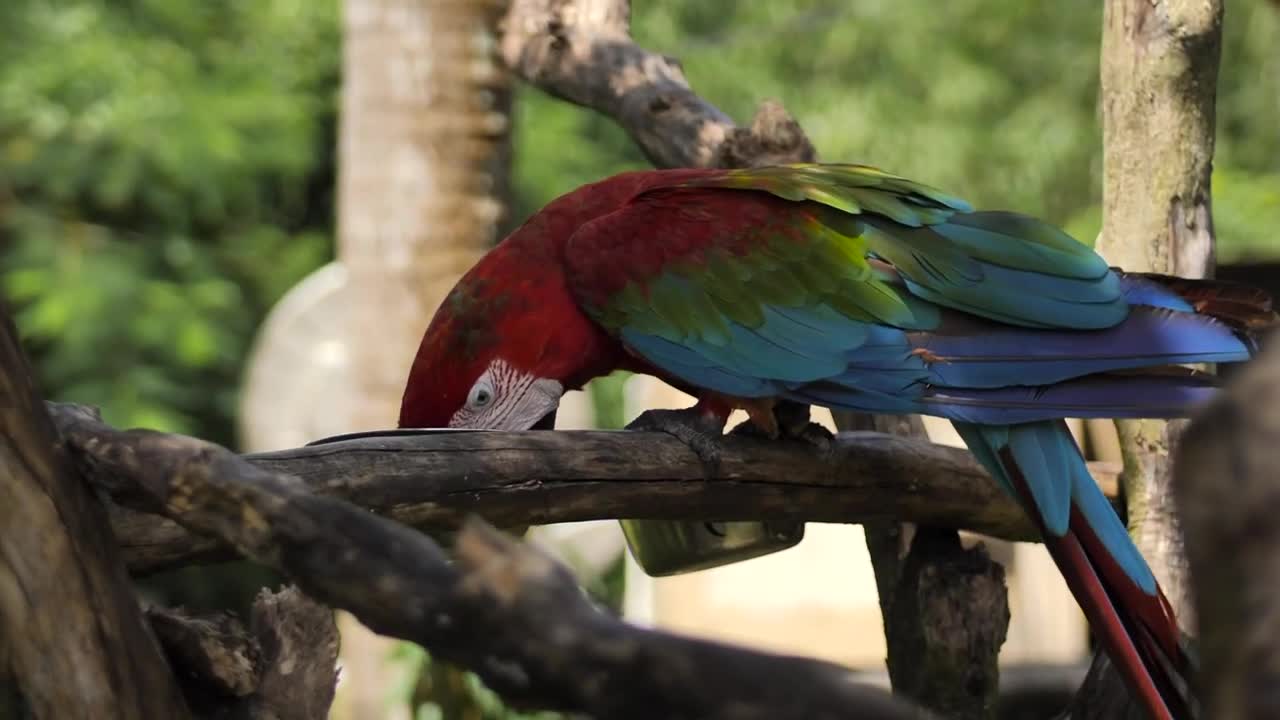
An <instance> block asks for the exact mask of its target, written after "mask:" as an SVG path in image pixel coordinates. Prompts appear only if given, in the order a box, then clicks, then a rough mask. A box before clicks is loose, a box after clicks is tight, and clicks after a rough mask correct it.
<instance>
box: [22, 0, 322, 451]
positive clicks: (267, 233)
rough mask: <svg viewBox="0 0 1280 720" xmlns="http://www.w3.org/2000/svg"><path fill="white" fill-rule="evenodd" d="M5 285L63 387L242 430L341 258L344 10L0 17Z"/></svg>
mask: <svg viewBox="0 0 1280 720" xmlns="http://www.w3.org/2000/svg"><path fill="white" fill-rule="evenodd" d="M0 23H2V24H3V27H4V28H5V30H4V37H3V39H0V238H2V239H3V241H4V242H3V248H4V249H3V255H2V256H0V258H2V261H3V264H4V267H5V270H6V272H5V274H4V277H3V288H2V289H3V292H4V295H5V296H6V297H7V299H8V301H9V302H10V303H11V304H12V305H14V306H15V308H16V315H17V322H18V325H19V328H20V330H21V332H22V335H23V339H24V341H25V342H26V344H27V347H28V349H29V352H31V354H32V355H33V359H34V362H35V365H36V367H37V370H38V372H39V375H40V381H41V384H42V386H43V387H44V388H45V389H46V392H47V394H48V395H50V396H52V397H54V398H58V399H67V400H74V401H77V402H87V403H92V404H95V405H99V406H101V407H102V408H103V411H104V415H105V416H106V418H107V419H108V421H110V422H113V423H117V424H122V425H125V426H132V425H142V426H148V427H155V428H160V429H165V430H174V431H180V432H188V433H193V434H196V435H200V436H203V437H207V438H210V439H213V440H217V441H220V442H226V443H230V442H233V441H234V437H233V434H232V430H231V429H232V419H233V417H234V413H235V397H236V390H237V385H238V380H239V375H240V373H241V368H242V364H243V362H244V358H245V354H246V351H247V346H248V342H249V340H250V339H251V337H252V333H253V331H254V329H255V327H256V326H257V324H258V323H259V322H260V321H261V319H262V316H263V314H264V313H265V311H266V310H267V309H268V308H269V307H270V305H271V304H272V303H273V302H274V301H275V300H276V299H277V298H278V297H279V296H280V295H281V294H282V293H283V292H284V291H285V290H287V289H288V288H289V287H290V286H291V285H293V284H294V283H295V282H296V281H297V280H298V279H300V278H301V277H302V276H303V275H304V274H306V273H307V272H309V271H310V270H311V269H313V268H314V267H316V266H317V265H318V264H320V263H321V262H323V261H324V259H326V258H327V257H328V256H329V255H330V254H331V247H332V241H331V239H330V235H331V215H332V205H331V201H330V197H331V195H332V189H331V187H332V184H333V160H332V158H333V144H334V136H333V129H334V127H335V122H334V118H335V113H336V107H335V98H336V81H337V76H338V43H337V40H338V34H337V33H338V28H337V23H336V4H335V3H333V2H319V3H316V2H309V1H307V0H270V1H269V2H246V1H240V2H228V3H207V2H203V1H202V0H179V1H174V0H163V1H162V0H135V1H133V2H118V3H99V2H88V1H86V2H78V3H57V4H53V3H45V2H35V1H33V0H22V1H18V2H13V1H12V0H11V1H10V2H8V3H6V4H5V7H4V9H3V10H2V11H0Z"/></svg>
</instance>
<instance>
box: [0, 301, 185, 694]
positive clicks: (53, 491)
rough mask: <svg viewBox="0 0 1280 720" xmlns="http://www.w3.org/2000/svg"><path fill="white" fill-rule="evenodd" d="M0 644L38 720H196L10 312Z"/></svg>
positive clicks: (1, 427)
mask: <svg viewBox="0 0 1280 720" xmlns="http://www.w3.org/2000/svg"><path fill="white" fill-rule="evenodd" d="M0 639H2V641H0V642H3V644H4V645H5V646H6V647H7V652H5V653H3V654H5V655H8V659H9V662H10V668H11V670H12V674H13V676H14V678H15V679H16V681H17V684H18V686H19V688H20V689H21V692H22V694H23V696H24V697H25V699H26V702H27V705H28V706H29V707H30V709H31V712H32V713H33V714H34V715H35V716H36V717H39V718H63V717H67V718H70V717H88V716H90V715H92V716H93V717H98V718H104V719H107V718H121V719H125V718H140V717H165V718H175V719H178V718H184V717H189V716H190V713H189V712H188V710H187V707H186V703H185V702H184V701H183V698H182V694H181V693H180V692H179V690H178V686H177V684H176V683H175V682H174V679H173V675H172V674H171V673H170V672H169V666H168V664H167V663H166V662H165V659H164V656H163V655H162V654H161V652H160V646H159V645H158V644H157V643H156V639H155V637H154V636H153V635H152V634H151V630H150V628H149V627H148V625H147V623H146V621H145V620H144V619H143V615H142V609H141V608H140V607H139V606H138V600H137V597H136V596H135V595H134V592H133V589H132V587H131V586H130V583H129V577H128V575H127V574H126V572H125V566H124V562H123V561H122V560H121V557H120V554H119V551H118V549H117V548H116V545H115V543H113V542H112V538H111V528H110V526H108V524H107V518H106V516H105V513H103V511H102V506H101V505H99V504H98V502H97V500H96V499H95V498H94V497H93V493H92V490H91V489H90V488H89V486H88V485H86V484H84V483H82V482H81V481H80V479H79V478H78V477H76V474H75V468H74V467H73V466H72V465H71V463H70V461H69V460H68V458H67V456H66V453H65V452H64V451H63V450H62V449H61V448H60V447H59V445H58V442H57V434H56V433H55V431H54V428H53V424H52V423H51V422H50V420H49V415H48V413H47V412H46V411H45V408H44V405H43V403H41V402H40V400H39V395H38V394H37V392H36V388H35V385H34V382H33V380H32V377H31V371H30V369H29V368H28V366H27V361H26V358H25V357H24V355H23V352H22V348H21V347H20V345H19V343H18V333H17V329H16V328H14V326H13V322H12V321H11V320H10V318H9V314H8V312H7V311H6V309H5V308H4V307H3V306H2V305H0Z"/></svg>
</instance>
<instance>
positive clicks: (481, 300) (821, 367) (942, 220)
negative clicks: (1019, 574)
mask: <svg viewBox="0 0 1280 720" xmlns="http://www.w3.org/2000/svg"><path fill="white" fill-rule="evenodd" d="M1272 318H1273V315H1272V313H1271V307H1270V299H1269V298H1268V297H1267V296H1266V295H1265V294H1264V293H1262V292H1261V291H1257V290H1254V289H1252V288H1247V287H1242V286H1230V285H1226V284H1222V283H1215V282H1212V281H1195V280H1186V279H1181V278H1174V277H1167V276H1159V275H1152V274H1135V273H1125V272H1123V271H1121V270H1119V269H1116V268H1111V267H1109V266H1108V264H1107V263H1106V262H1105V261H1104V260H1103V259H1102V258H1101V257H1100V256H1099V255H1097V254H1096V253H1095V252H1094V251H1093V250H1092V249H1090V248H1089V247H1088V246H1086V245H1084V244H1082V243H1080V242H1078V241H1077V240H1075V239H1073V238H1072V237H1070V236H1069V235H1067V234H1066V233H1064V232H1063V231H1061V230H1059V229H1057V228H1056V227H1053V226H1051V225H1049V224H1047V223H1045V222H1042V221H1040V220H1037V219H1035V218H1032V217H1028V216H1026V215H1021V214H1017V213H1013V212H1002V211H1001V212H996V211H976V210H974V209H973V208H972V207H971V206H970V205H969V204H968V203H966V202H965V201H964V200H962V199H960V198H958V197H954V196H952V195H949V194H946V193H944V192H942V191H940V190H937V189H935V188H933V187H929V186H926V185H924V184H920V183H917V182H913V181H911V180H908V179H905V178H902V177H897V176H894V175H891V174H888V173H885V172H882V171H881V170H878V169H875V168H872V167H869V166H864V165H849V164H797V165H786V166H776V167H762V168H754V169H739V170H708V169H678V170H656V171H642V172H628V173H623V174H620V175H616V176H614V177H610V178H608V179H605V180H602V181H600V182H596V183H593V184H590V185H586V186H584V187H581V188H579V189H577V190H574V191H572V192H569V193H568V194H566V195H564V196H562V197H560V198H558V199H556V200H555V201H553V202H552V203H550V204H549V205H548V206H546V207H545V208H544V209H543V210H541V211H540V212H538V213H536V214H535V215H533V216H532V217H531V218H529V220H528V221H527V222H525V223H524V225H522V226H521V227H520V228H518V229H517V230H515V231H514V232H513V233H511V235H510V236H509V237H507V238H506V239H505V240H503V242H501V243H500V244H499V245H497V246H496V247H495V248H494V249H493V250H491V251H490V252H489V253H488V254H487V255H486V256H485V257H484V258H483V259H481V260H480V262H479V263H478V264H477V265H476V266H475V267H473V268H472V269H471V270H470V271H469V272H467V273H466V275H465V276H464V277H463V278H462V279H461V280H460V281H459V282H458V283H457V285H456V287H454V288H453V290H452V292H451V293H450V294H449V295H448V297H447V298H446V300H445V301H444V303H443V304H442V306H441V307H440V309H439V310H438V311H437V313H436V315H435V317H434V318H433V319H432V321H431V323H430V326H429V327H428V329H427V331H426V333H425V335H424V337H423V339H422V343H421V345H420V347H419V349H418V352H417V355H416V357H415V359H414V362H413V364H412V368H411V370H410V373H409V377H408V381H407V383H406V387H405V391H404V397H403V402H402V408H401V415H400V425H401V427H405V428H412V427H445V426H448V427H471V428H490V429H505V430H524V429H529V428H531V427H534V426H535V425H537V424H538V423H539V422H541V421H544V419H545V418H547V417H549V416H550V415H551V413H554V411H555V409H556V407H557V405H558V403H559V400H560V397H561V395H562V394H563V393H564V392H565V391H566V390H568V389H575V388H580V387H581V386H582V385H583V384H584V383H586V382H587V381H588V380H590V379H592V378H595V377H599V376H602V375H605V374H608V373H610V372H612V371H614V370H617V369H627V370H631V371H634V372H639V373H647V374H651V375H654V376H656V377H658V378H660V379H662V380H665V381H667V382H668V383H670V384H672V385H674V386H675V387H677V388H680V389H682V390H685V391H686V392H689V393H691V394H693V395H695V396H696V397H697V398H698V400H697V404H696V405H695V406H694V407H692V408H689V409H687V410H684V411H665V412H666V413H668V414H666V415H662V414H660V413H659V414H656V415H653V417H656V418H658V419H659V420H660V421H655V424H656V425H657V426H658V427H660V429H666V430H668V431H671V432H673V433H674V434H677V435H678V436H680V437H684V438H695V437H700V436H702V434H705V433H707V432H713V433H714V434H716V435H718V434H719V433H720V432H722V431H723V428H724V424H725V422H726V419H727V416H728V415H729V413H730V412H731V411H732V410H734V409H743V410H746V411H747V413H748V415H749V417H750V422H751V423H754V425H755V426H756V427H757V428H759V430H760V431H761V432H763V433H765V434H767V435H770V436H774V437H776V436H777V435H778V433H779V431H780V428H779V426H778V419H777V418H776V417H775V416H774V414H773V409H774V408H775V407H777V406H778V404H779V403H783V402H790V403H803V404H805V406H806V407H807V406H808V405H818V406H825V407H828V408H833V409H841V410H854V411H863V412H871V413H919V414H927V415H934V416H938V417H943V418H947V419H949V420H950V421H951V422H952V423H953V424H954V426H955V427H956V429H957V430H958V431H959V434H960V436H961V437H962V438H963V439H964V442H965V443H966V445H967V446H968V447H969V449H970V450H971V451H972V452H973V454H974V455H975V456H976V458H977V460H978V461H979V462H980V463H981V464H982V465H983V466H984V467H985V468H986V469H987V470H988V471H989V472H990V473H991V475H992V476H993V477H994V478H995V480H996V482H997V483H999V485H1000V486H1001V487H1002V488H1003V489H1004V490H1006V491H1007V492H1008V493H1010V494H1011V495H1012V496H1013V497H1014V498H1016V499H1017V500H1018V501H1019V502H1020V503H1021V504H1022V506H1023V507H1024V508H1025V510H1026V511H1027V512H1028V513H1029V515H1030V516H1031V518H1033V519H1034V521H1035V523H1036V524H1037V525H1038V526H1039V528H1040V530H1041V533H1042V535H1043V541H1044V543H1045V545H1046V546H1047V547H1048V549H1049V551H1050V552H1051V554H1052V556H1053V558H1054V560H1055V561H1056V563H1057V565H1058V566H1059V568H1060V569H1061V572H1062V574H1063V575H1064V576H1065V578H1066V580H1067V582H1068V585H1069V587H1070V588H1071V591H1072V593H1073V594H1074V596H1075V597H1076V599H1077V601H1078V602H1079V604H1080V605H1081V607H1082V608H1083V609H1084V611H1085V613H1086V615H1087V617H1088V618H1089V620H1090V622H1091V625H1092V627H1093V628H1094V630H1095V632H1097V633H1098V635H1099V636H1100V639H1101V640H1102V641H1103V643H1104V647H1105V648H1106V649H1107V651H1108V652H1109V654H1110V656H1111V657H1112V659H1113V660H1114V662H1115V664H1116V665H1117V667H1118V668H1119V669H1120V670H1121V671H1122V673H1123V675H1124V677H1125V679H1126V681H1127V682H1128V684H1129V686H1130V688H1131V690H1132V691H1133V693H1134V695H1135V697H1136V698H1137V699H1138V701H1139V702H1140V703H1141V704H1142V705H1143V706H1144V707H1145V708H1146V709H1147V711H1148V712H1149V714H1150V715H1151V716H1152V717H1153V718H1172V717H1186V716H1187V715H1188V713H1189V711H1188V706H1187V704H1186V703H1187V699H1186V698H1185V697H1184V696H1183V695H1182V692H1183V690H1182V689H1180V688H1185V685H1184V684H1179V683H1180V682H1182V681H1183V680H1184V679H1185V677H1186V675H1187V674H1189V672H1190V671H1191V665H1190V661H1189V659H1188V655H1187V654H1186V651H1185V648H1184V647H1183V645H1182V643H1181V638H1180V634H1179V631H1178V626H1177V622H1176V619H1175V618H1174V615H1173V611H1172V609H1171V607H1170V605H1169V604H1168V602H1167V601H1166V599H1165V596H1164V594H1163V592H1162V590H1161V588H1160V587H1159V585H1158V583H1157V582H1156V579H1155V577H1154V575H1153V574H1152V571H1151V569H1150V568H1149V567H1148V565H1147V563H1146V561H1145V560H1144V559H1143V557H1142V555H1141V554H1140V552H1139V551H1138V549H1137V548H1136V547H1135V546H1134V544H1133V542H1132V541H1131V539H1130V537H1129V534H1128V532H1127V531H1126V528H1125V525H1124V524H1123V522H1122V521H1121V520H1120V518H1119V517H1118V515H1117V514H1116V512H1115V510H1114V509H1113V508H1112V507H1111V505H1110V504H1109V503H1108V501H1107V498H1106V497H1105V496H1104V495H1103V493H1102V492H1101V491H1100V490H1099V488H1098V486H1097V485H1096V484H1095V483H1094V481H1093V479H1092V478H1091V476H1090V474H1089V472H1088V468H1087V466H1086V464H1085V461H1084V459H1083V458H1082V456H1081V454H1080V451H1079V449H1078V447H1077V445H1076V444H1075V442H1074V441H1073V439H1072V436H1071V435H1070V433H1069V432H1068V430H1067V426H1066V424H1065V422H1064V420H1063V418H1066V417H1077V418H1092V417H1101V418H1134V417H1153V418H1172V417H1178V416H1184V415H1186V414H1187V413H1188V411H1189V410H1190V409H1191V408H1193V407H1194V406H1196V405H1197V404H1199V403H1201V402H1202V401H1204V400H1205V399H1207V398H1208V397H1209V396H1210V395H1211V393H1212V392H1214V388H1215V386H1214V382H1213V379H1212V376H1209V375H1206V374H1203V373H1201V372H1197V371H1194V370H1191V369H1187V368H1184V367H1182V366H1183V365H1186V364H1192V363H1224V362H1238V361H1244V360H1247V359H1248V358H1249V357H1251V355H1252V354H1253V352H1254V350H1255V349H1256V348H1255V345H1254V342H1253V340H1252V339H1251V337H1252V335H1251V333H1250V329H1251V328H1254V327H1256V326H1258V325H1260V324H1262V323H1266V322H1270V320H1271V319H1272ZM691 429H692V430H691ZM1175 678H1176V680H1175Z"/></svg>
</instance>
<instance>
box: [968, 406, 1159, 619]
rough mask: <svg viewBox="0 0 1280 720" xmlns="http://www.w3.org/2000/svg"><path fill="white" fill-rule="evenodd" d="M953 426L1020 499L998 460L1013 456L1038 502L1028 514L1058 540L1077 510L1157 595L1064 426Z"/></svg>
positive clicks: (1048, 423) (1131, 572)
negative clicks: (1003, 453) (1007, 453)
mask: <svg viewBox="0 0 1280 720" xmlns="http://www.w3.org/2000/svg"><path fill="white" fill-rule="evenodd" d="M954 425H955V428H956V430H957V431H958V432H959V433H960V437H961V438H963V439H964V442H965V444H966V445H967V446H969V449H970V451H971V452H973V454H974V457H976V458H977V459H978V461H979V462H980V463H982V465H983V466H984V467H986V469H987V471H988V472H990V473H991V475H992V476H993V477H994V478H995V479H996V480H997V481H998V482H999V483H1000V484H1001V486H1002V487H1004V489H1005V490H1006V491H1008V492H1009V493H1010V494H1012V495H1013V496H1014V497H1015V498H1016V497H1018V493H1017V492H1016V490H1015V489H1014V484H1013V480H1012V478H1010V477H1009V475H1008V472H1007V471H1006V469H1005V466H1004V464H1003V463H1001V462H1000V461H999V457H998V456H999V453H1000V452H1001V450H1003V449H1005V448H1007V449H1008V450H1009V451H1010V452H1011V454H1012V456H1013V460H1014V462H1016V463H1017V464H1018V468H1019V469H1020V470H1021V471H1022V476H1023V479H1024V480H1025V482H1026V484H1027V490H1028V491H1029V493H1030V495H1031V497H1032V498H1033V501H1034V503H1035V507H1031V508H1027V511H1028V512H1032V513H1035V515H1036V516H1037V517H1038V518H1039V519H1040V521H1041V522H1042V523H1043V525H1044V528H1045V531H1046V532H1048V533H1050V534H1052V535H1054V536H1057V537H1061V536H1063V535H1065V534H1066V532H1067V530H1068V526H1069V524H1070V520H1071V508H1072V507H1073V506H1074V507H1075V508H1076V509H1077V510H1078V511H1079V512H1080V514H1081V515H1082V516H1083V517H1084V519H1085V522H1087V523H1088V525H1089V527H1090V528H1091V529H1092V530H1093V531H1094V533H1095V534H1096V535H1097V537H1098V539H1099V540H1100V541H1101V543H1102V545H1103V547H1104V548H1106V550H1107V552H1108V553H1109V554H1110V555H1111V557H1112V558H1113V559H1114V560H1115V562H1116V564H1117V565H1118V566H1119V567H1120V568H1121V569H1122V570H1123V571H1124V573H1125V575H1127V576H1128V577H1129V578H1130V579H1131V580H1133V582H1134V584H1135V585H1137V586H1138V587H1139V588H1141V589H1142V591H1143V592H1145V593H1147V594H1148V595H1154V594H1155V593H1156V580H1155V576H1154V575H1152V573H1151V568H1150V567H1149V566H1148V565H1147V562H1146V560H1145V559H1143V557H1142V554H1141V553H1140V552H1139V551H1138V548H1137V547H1136V546H1135V545H1134V544H1133V540H1132V539H1131V538H1130V537H1129V532H1128V530H1127V529H1126V528H1125V526H1124V523H1122V522H1121V521H1120V517H1119V516H1118V515H1117V514H1116V512H1115V510H1114V509H1113V508H1112V507H1111V504H1110V503H1109V502H1108V501H1107V498H1106V496H1105V495H1103V494H1102V490H1100V489H1099V488H1098V485H1097V484H1096V483H1095V482H1094V480H1093V477H1092V476H1091V475H1090V474H1089V467H1088V465H1087V464H1085V461H1084V458H1083V457H1082V456H1081V455H1080V450H1079V448H1077V447H1076V444H1075V440H1074V438H1072V437H1071V433H1070V431H1068V430H1067V426H1066V423H1065V422H1063V421H1061V420H1051V421H1044V422H1036V423H1025V424H1021V425H1004V426H1000V425H975V424H970V423H962V422H956V423H954Z"/></svg>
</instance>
